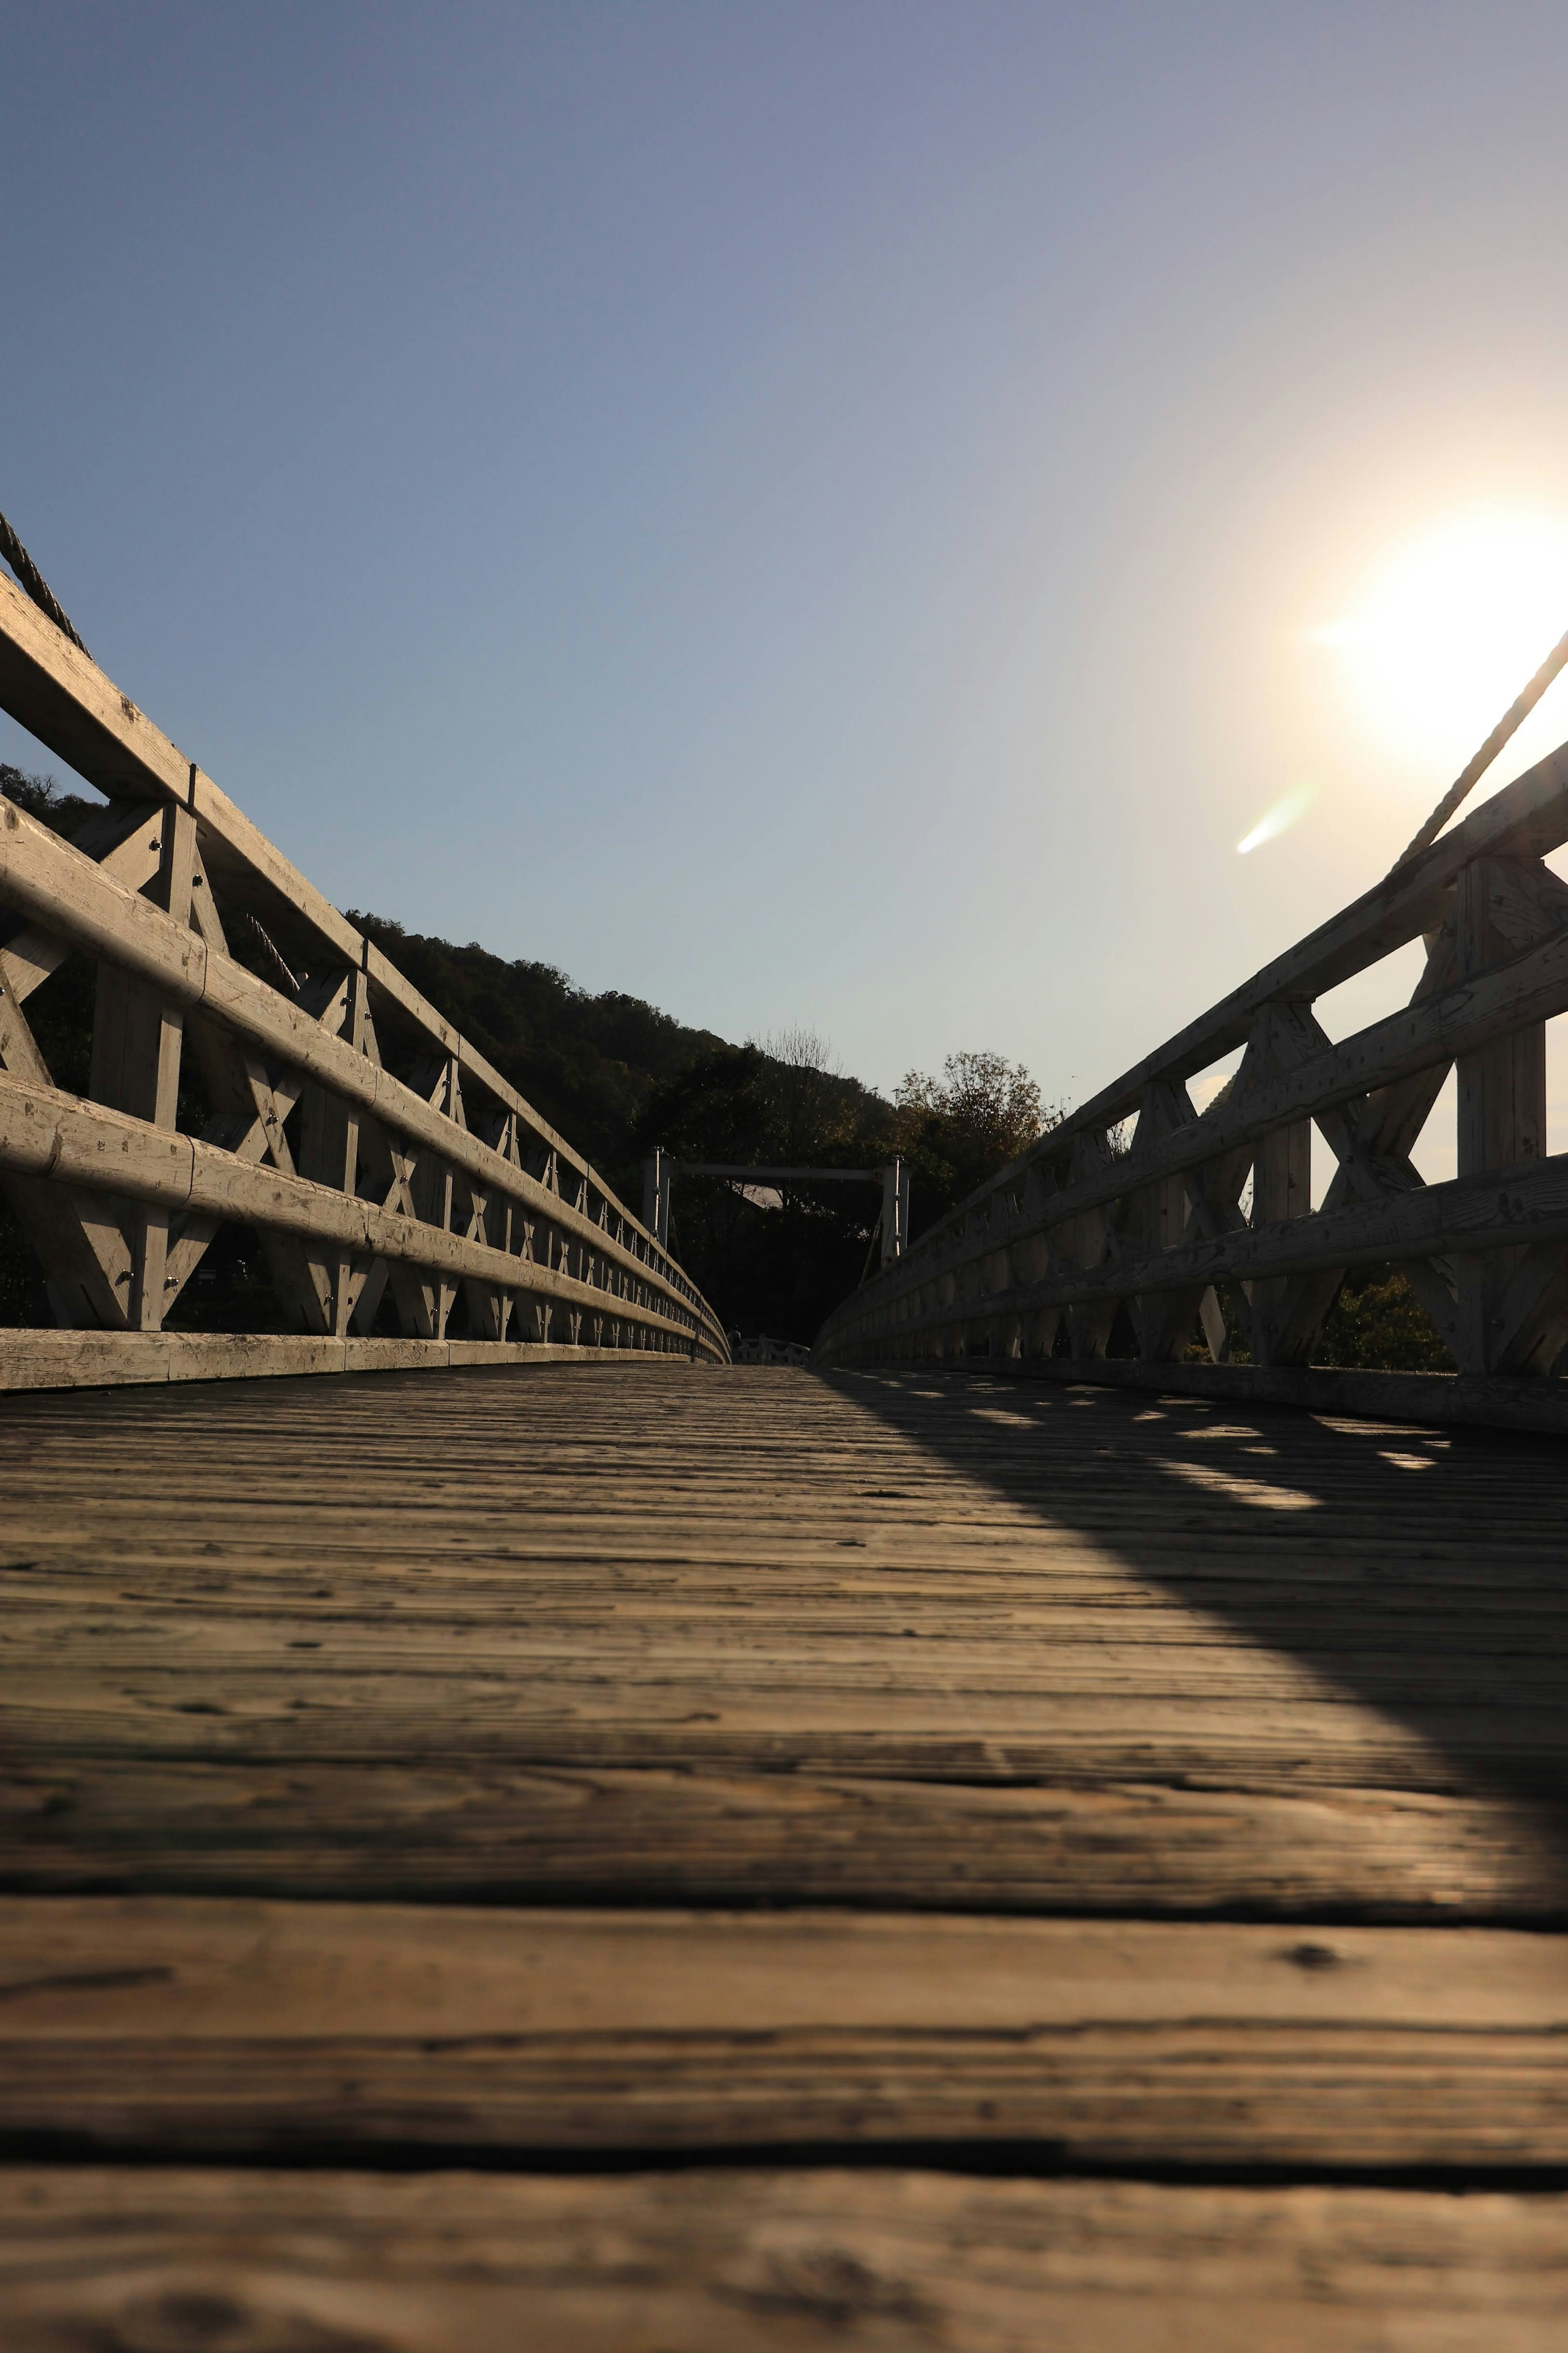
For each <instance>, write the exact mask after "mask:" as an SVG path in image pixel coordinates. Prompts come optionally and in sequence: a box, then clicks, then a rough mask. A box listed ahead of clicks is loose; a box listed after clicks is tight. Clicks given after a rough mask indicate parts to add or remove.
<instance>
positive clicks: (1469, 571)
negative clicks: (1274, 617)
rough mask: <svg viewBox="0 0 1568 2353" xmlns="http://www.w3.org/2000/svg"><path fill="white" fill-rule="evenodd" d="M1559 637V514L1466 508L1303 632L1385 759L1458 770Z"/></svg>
mask: <svg viewBox="0 0 1568 2353" xmlns="http://www.w3.org/2000/svg"><path fill="white" fill-rule="evenodd" d="M1564 628H1568V517H1565V516H1563V515H1552V514H1547V513H1544V512H1537V511H1533V510H1512V509H1509V508H1505V507H1500V506H1496V505H1490V506H1475V507H1468V508H1466V509H1463V510H1461V511H1460V512H1458V513H1456V514H1453V515H1450V516H1449V517H1448V518H1447V520H1446V521H1445V522H1440V523H1437V524H1436V525H1435V526H1434V527H1433V528H1432V529H1430V530H1429V531H1427V532H1426V533H1423V534H1422V535H1421V537H1420V538H1418V539H1416V540H1414V541H1411V542H1409V543H1406V544H1405V546H1404V547H1403V548H1401V549H1399V550H1397V551H1396V552H1395V553H1394V554H1393V555H1392V556H1391V557H1390V559H1389V560H1388V562H1387V563H1386V564H1385V565H1384V566H1383V567H1382V568H1381V569H1380V570H1379V571H1378V572H1377V573H1376V574H1375V575H1373V577H1372V578H1371V579H1369V580H1368V581H1367V582H1366V583H1365V584H1364V586H1363V588H1362V590H1361V593H1360V595H1359V596H1357V597H1356V598H1355V599H1354V600H1353V604H1352V610H1351V611H1349V612H1348V613H1345V614H1344V615H1342V617H1340V618H1339V619H1338V620H1335V621H1332V622H1330V623H1329V624H1328V625H1327V626H1325V627H1323V628H1316V629H1313V630H1312V631H1310V637H1311V638H1312V640H1313V641H1314V642H1315V643H1316V644H1318V645H1320V646H1322V647H1325V648H1327V649H1330V650H1331V652H1332V653H1333V654H1334V655H1335V656H1336V657H1337V659H1338V660H1339V663H1340V664H1341V666H1342V675H1343V677H1344V680H1345V683H1346V685H1347V687H1348V688H1349V690H1350V691H1351V693H1352V697H1353V699H1354V700H1355V702H1358V703H1359V704H1360V706H1361V709H1362V712H1363V716H1364V719H1365V721H1366V722H1367V723H1369V724H1370V726H1371V727H1372V728H1373V730H1374V731H1375V733H1377V734H1379V735H1380V736H1382V737H1383V739H1384V742H1385V743H1386V744H1388V745H1389V747H1390V749H1391V750H1394V751H1397V752H1399V753H1402V754H1406V755H1414V756H1415V757H1416V758H1419V759H1421V760H1423V761H1427V760H1430V761H1432V762H1433V763H1435V764H1436V765H1437V766H1439V767H1442V766H1453V767H1454V768H1456V769H1457V768H1458V766H1459V765H1461V764H1462V762H1463V761H1464V760H1465V759H1466V758H1467V757H1468V754H1470V753H1471V752H1473V751H1474V750H1475V748H1476V746H1477V744H1479V743H1480V742H1481V741H1482V739H1483V738H1484V737H1485V736H1486V735H1487V734H1488V733H1489V732H1490V730H1491V728H1492V727H1493V726H1494V725H1495V723H1497V721H1498V720H1499V719H1500V717H1501V716H1502V713H1503V712H1505V711H1506V710H1507V709H1508V706H1509V704H1510V702H1512V701H1513V698H1514V696H1515V695H1516V694H1517V693H1518V692H1519V691H1520V689H1521V686H1523V684H1524V682H1525V681H1526V680H1527V679H1528V678H1529V677H1530V675H1531V671H1532V670H1534V669H1535V668H1536V666H1537V664H1538V663H1539V662H1540V661H1541V660H1542V657H1543V656H1544V655H1545V654H1546V652H1547V651H1548V649H1550V648H1551V647H1552V646H1553V645H1555V643H1556V642H1557V639H1558V638H1560V637H1561V636H1562V634H1563V629H1564Z"/></svg>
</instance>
